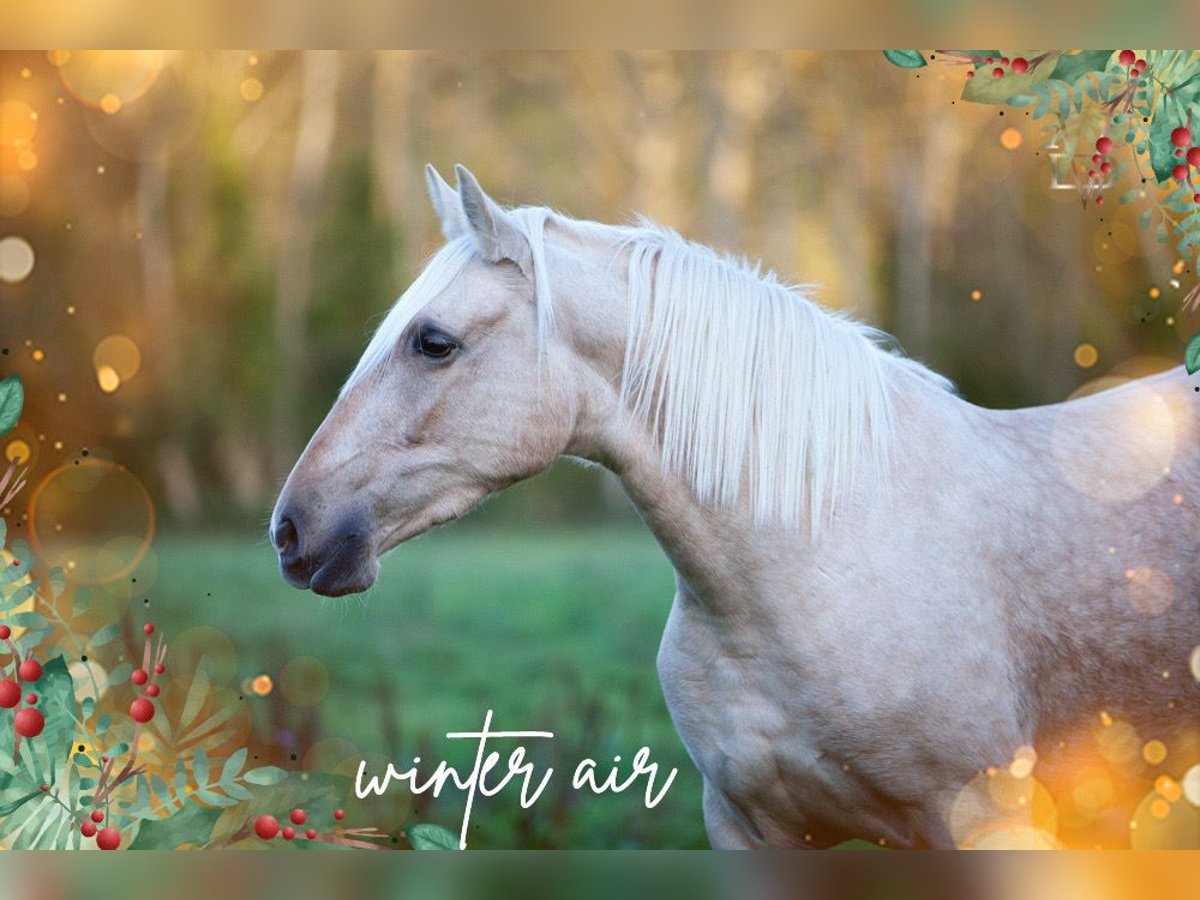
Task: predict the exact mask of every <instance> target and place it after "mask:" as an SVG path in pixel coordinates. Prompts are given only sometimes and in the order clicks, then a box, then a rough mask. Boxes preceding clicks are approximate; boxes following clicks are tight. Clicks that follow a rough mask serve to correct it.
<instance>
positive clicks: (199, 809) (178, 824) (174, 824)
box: [129, 803, 221, 850]
mask: <svg viewBox="0 0 1200 900" xmlns="http://www.w3.org/2000/svg"><path fill="white" fill-rule="evenodd" d="M220 817H221V810H220V809H219V808H217V807H209V806H201V805H200V804H199V803H189V804H187V805H186V806H185V807H183V809H182V810H180V811H179V812H177V813H175V815H173V816H168V817H167V818H165V819H159V818H154V819H147V820H146V821H144V822H142V824H141V827H139V828H138V833H137V837H135V838H134V839H133V842H132V843H131V844H130V845H129V849H130V850H174V849H175V848H176V847H179V846H180V845H182V844H191V845H194V846H200V845H203V844H206V843H208V841H209V838H210V837H211V836H212V830H213V826H214V825H216V824H217V819H219V818H220Z"/></svg>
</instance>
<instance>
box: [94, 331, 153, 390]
mask: <svg viewBox="0 0 1200 900" xmlns="http://www.w3.org/2000/svg"><path fill="white" fill-rule="evenodd" d="M92 365H94V366H95V367H96V372H97V377H99V372H100V369H101V368H102V367H105V366H107V367H109V368H110V369H112V371H113V374H115V375H116V376H117V379H118V384H120V382H122V381H129V380H130V379H131V378H133V376H134V375H136V374H137V373H138V369H140V368H141V367H142V351H141V350H140V349H138V345H137V344H136V343H134V341H133V339H132V338H128V337H126V336H125V335H123V334H110V335H109V336H108V337H106V338H105V339H104V340H102V341H100V343H98V344H97V345H96V349H95V350H94V351H92ZM103 387H104V385H103V383H101V388H103ZM113 390H114V391H115V390H116V387H114V388H113ZM108 393H112V391H108Z"/></svg>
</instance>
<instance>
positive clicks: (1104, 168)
mask: <svg viewBox="0 0 1200 900" xmlns="http://www.w3.org/2000/svg"><path fill="white" fill-rule="evenodd" d="M1100 171H1101V172H1103V173H1104V174H1105V175H1107V174H1108V173H1109V172H1111V171H1112V163H1110V162H1102V163H1100Z"/></svg>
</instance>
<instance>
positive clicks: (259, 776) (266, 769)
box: [242, 766, 288, 786]
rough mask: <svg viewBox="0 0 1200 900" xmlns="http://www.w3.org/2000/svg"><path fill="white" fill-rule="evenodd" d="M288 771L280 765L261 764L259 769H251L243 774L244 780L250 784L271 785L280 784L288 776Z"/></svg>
mask: <svg viewBox="0 0 1200 900" xmlns="http://www.w3.org/2000/svg"><path fill="white" fill-rule="evenodd" d="M287 774H288V773H287V772H286V771H285V770H283V769H281V768H279V767H278V766H261V767H259V768H257V769H251V770H250V771H249V772H247V773H246V774H245V775H243V776H242V780H243V781H245V782H248V783H250V784H258V785H263V786H269V785H272V784H279V782H281V781H283V780H284V779H285V778H287Z"/></svg>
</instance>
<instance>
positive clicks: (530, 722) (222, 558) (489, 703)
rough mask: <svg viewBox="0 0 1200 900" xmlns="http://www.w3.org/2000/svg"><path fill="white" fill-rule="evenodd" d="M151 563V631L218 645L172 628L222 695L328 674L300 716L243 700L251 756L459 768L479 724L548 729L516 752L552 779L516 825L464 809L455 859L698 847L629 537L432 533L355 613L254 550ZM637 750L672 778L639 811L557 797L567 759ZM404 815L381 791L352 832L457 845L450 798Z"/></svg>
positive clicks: (512, 812)
mask: <svg viewBox="0 0 1200 900" xmlns="http://www.w3.org/2000/svg"><path fill="white" fill-rule="evenodd" d="M155 553H156V555H157V561H158V575H157V578H156V579H155V583H154V588H153V591H152V595H151V596H152V604H153V617H154V620H155V621H156V622H158V623H160V626H161V627H163V628H164V629H166V630H167V632H168V637H170V635H171V634H175V635H182V636H183V640H184V643H185V644H186V643H187V642H188V641H190V640H193V639H195V640H196V641H198V642H199V643H201V644H204V643H208V644H209V645H211V646H214V647H218V648H219V646H220V643H221V642H220V641H219V640H216V639H215V638H214V636H213V635H212V634H211V633H208V632H204V631H198V632H192V633H191V634H190V635H188V634H185V632H186V630H187V629H193V628H201V629H203V628H205V627H207V628H216V629H218V630H220V631H222V632H224V633H225V634H226V635H228V637H229V638H230V639H231V640H232V642H233V646H234V650H235V654H236V662H235V664H234V665H233V667H232V670H233V675H232V677H231V682H232V684H233V685H234V686H235V687H236V686H237V685H240V684H241V683H242V682H243V680H244V679H246V678H249V677H253V676H255V675H258V674H260V673H267V674H269V675H271V676H272V677H273V678H274V679H275V681H276V683H277V684H278V683H279V681H280V674H281V671H282V669H283V666H284V665H285V664H286V663H287V662H288V661H289V660H291V659H294V658H296V657H302V656H307V657H314V658H316V659H317V660H319V661H320V663H321V664H322V665H323V666H324V668H325V670H326V671H327V672H328V676H329V679H328V681H329V689H328V693H327V695H326V696H325V697H324V699H323V701H322V702H321V703H320V704H319V705H317V706H316V707H314V708H312V709H307V708H303V707H297V706H295V705H293V704H289V703H285V702H283V700H282V699H281V698H280V697H279V696H278V694H279V691H278V690H277V691H276V692H275V696H273V697H270V698H266V699H262V698H256V697H248V698H247V702H250V703H252V704H254V707H253V708H254V715H255V722H256V737H255V741H256V743H257V745H258V746H259V747H261V752H262V753H263V754H264V755H266V756H272V755H273V756H274V758H276V759H279V760H281V761H282V763H283V764H284V765H291V766H301V765H304V764H307V765H310V766H316V765H319V766H321V767H322V768H324V767H328V766H332V765H334V764H341V765H342V768H345V767H346V766H347V765H348V764H349V762H348V761H351V760H352V761H356V760H357V758H361V757H363V756H366V758H368V759H369V760H371V761H372V763H373V764H374V763H375V762H382V761H383V760H385V759H392V760H394V761H395V762H396V764H397V768H398V769H401V770H403V769H406V768H408V765H409V764H410V762H411V759H412V757H413V756H414V755H422V756H423V758H425V759H427V760H435V761H436V760H440V759H443V758H444V759H447V760H448V761H451V762H457V763H466V761H467V759H468V754H466V753H464V752H455V751H456V750H458V748H459V747H460V746H462V745H465V744H466V743H467V742H465V741H457V742H450V741H446V740H445V738H444V734H445V732H447V731H473V730H477V729H478V728H479V727H480V726H481V725H482V723H483V716H484V713H485V711H486V710H487V709H489V708H490V709H493V710H494V711H495V717H494V722H493V726H492V727H493V729H494V730H499V729H508V730H547V731H553V732H554V733H555V735H556V737H555V740H554V741H552V742H535V741H530V742H529V745H530V747H531V749H533V750H534V758H535V759H536V760H537V761H538V762H539V765H553V766H554V768H555V773H556V774H555V777H554V780H553V782H552V786H551V787H550V788H548V789H547V792H546V795H545V796H544V797H543V799H541V800H540V801H539V802H538V803H537V804H536V805H535V807H534V808H533V810H531V811H529V812H525V813H523V812H522V811H521V810H520V807H519V804H518V802H517V795H516V793H515V791H514V790H513V789H512V788H511V787H510V788H509V789H506V791H505V792H503V793H501V794H500V795H498V796H496V797H493V798H480V799H479V800H477V802H476V805H475V810H474V813H473V815H472V824H473V828H472V836H471V838H470V841H471V845H472V846H473V847H493V848H503V847H518V846H548V847H572V848H575V847H618V846H644V847H692V846H702V845H704V836H703V825H702V822H701V818H700V802H699V792H700V791H699V776H698V775H697V774H696V773H695V771H694V770H693V769H692V767H691V764H690V762H689V761H688V759H687V756H686V753H685V752H684V750H683V747H682V745H681V744H680V742H679V738H678V736H677V735H676V733H675V731H674V729H673V727H672V725H671V722H670V719H669V717H668V714H667V711H666V707H665V705H664V703H663V700H662V695H661V691H660V688H659V685H658V680H657V677H656V675H655V670H654V659H655V654H656V651H657V647H658V643H659V639H660V636H661V634H662V629H663V625H664V623H665V621H666V617H667V613H668V610H669V607H670V602H671V596H672V593H673V589H674V588H673V580H672V575H671V570H670V567H669V565H668V563H667V562H666V560H665V559H664V557H663V556H662V553H661V551H660V550H659V549H658V547H657V546H656V545H655V544H654V542H653V539H652V538H651V537H650V535H649V534H648V533H647V532H645V531H643V530H639V529H636V528H633V527H628V526H614V527H604V528H600V527H597V528H592V529H588V530H573V531H561V530H560V531H545V530H539V531H533V532H528V533H521V532H515V531H513V530H512V529H507V530H498V529H495V528H488V529H470V528H457V529H455V528H450V529H443V530H441V531H438V532H436V533H434V534H432V535H428V536H426V537H424V538H421V539H419V540H417V541H414V542H412V543H411V544H408V545H405V546H403V547H401V548H399V549H398V550H397V551H396V552H394V553H393V554H392V555H391V556H390V557H389V558H388V559H387V560H385V562H384V564H383V568H382V572H381V574H380V578H379V582H378V584H377V585H376V587H375V588H374V589H373V590H372V591H371V592H370V593H369V594H368V595H366V596H365V597H364V598H349V599H342V600H323V599H321V598H318V597H316V596H314V595H312V594H310V593H308V592H300V591H296V590H293V589H291V588H289V587H287V586H286V585H285V584H284V583H283V582H282V581H281V580H280V578H279V575H278V573H277V571H276V568H275V562H274V558H273V554H272V552H271V550H270V548H269V547H268V546H267V545H266V544H265V542H264V541H263V540H262V538H261V537H258V536H249V537H240V536H239V537H228V536H223V537H211V536H205V537H195V538H193V537H184V536H160V537H159V538H158V539H157V540H156V541H155ZM196 636H199V637H196ZM217 652H218V653H219V652H220V651H219V650H218V651H217ZM226 655H228V651H226ZM225 662H226V665H225V666H224V668H225V669H226V670H227V671H229V670H230V666H229V665H228V663H229V661H225ZM331 738H337V739H341V741H344V742H347V743H345V744H342V743H338V742H331V741H330V740H329V739H331ZM643 745H646V746H648V747H650V749H651V752H652V758H653V759H654V760H655V761H657V762H659V763H660V764H661V766H662V769H663V771H664V774H665V772H666V771H667V770H669V769H670V768H671V767H677V768H679V770H680V772H679V776H678V777H677V779H676V782H675V784H674V786H673V787H672V788H671V790H670V792H669V793H668V794H667V796H666V797H665V799H664V800H663V801H662V803H661V804H659V805H658V806H657V807H655V808H654V809H652V810H647V809H645V808H644V807H643V804H642V791H641V790H639V789H638V788H639V787H641V786H640V785H638V786H637V787H635V788H633V789H630V790H629V791H627V792H625V793H623V794H620V795H616V796H606V797H595V796H593V795H591V794H590V793H577V792H574V791H572V790H571V789H570V775H571V773H572V771H573V770H574V767H575V765H576V764H577V762H578V761H579V760H580V759H582V758H584V757H592V758H595V759H597V760H601V761H605V762H607V760H609V759H611V758H612V757H613V756H614V755H618V754H619V755H621V756H622V758H623V759H624V760H629V759H630V758H631V757H632V755H633V753H634V752H635V751H636V750H637V749H638V748H640V747H641V746H643ZM507 747H508V745H500V747H499V749H501V750H502V751H504V757H507ZM314 748H316V749H315V750H314ZM463 749H464V750H465V749H466V748H465V747H463ZM293 752H294V753H295V754H296V756H297V761H295V762H291V760H290V754H291V753H293ZM471 753H472V754H473V748H471ZM343 757H344V759H343ZM466 768H467V769H469V768H470V764H469V763H466ZM430 769H432V766H431V767H430ZM423 774H424V767H423ZM409 802H410V798H409V794H408V791H407V788H406V787H403V786H402V787H399V788H395V787H394V788H393V790H392V791H391V792H390V793H389V797H388V798H387V800H386V801H368V802H366V803H365V804H363V805H362V806H363V808H362V809H360V810H358V813H359V815H358V816H357V818H358V819H359V821H362V820H363V818H364V817H366V816H370V817H372V818H373V823H374V824H376V825H378V826H379V827H382V828H384V829H385V830H399V829H400V828H401V827H403V826H404V825H405V824H407V823H409V822H412V821H414V820H421V821H436V822H439V823H440V824H444V825H447V826H448V827H450V828H451V829H452V830H454V831H457V830H458V827H459V823H460V821H461V816H462V807H463V797H462V794H461V793H459V792H457V791H448V792H447V793H446V794H444V796H443V798H442V799H441V800H439V801H437V802H436V803H433V802H430V801H429V800H427V799H423V798H417V799H416V800H415V802H414V804H413V808H412V809H410V808H409Z"/></svg>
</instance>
